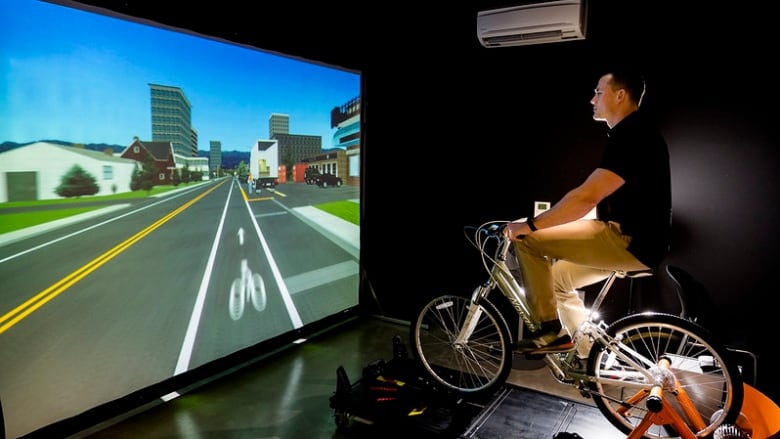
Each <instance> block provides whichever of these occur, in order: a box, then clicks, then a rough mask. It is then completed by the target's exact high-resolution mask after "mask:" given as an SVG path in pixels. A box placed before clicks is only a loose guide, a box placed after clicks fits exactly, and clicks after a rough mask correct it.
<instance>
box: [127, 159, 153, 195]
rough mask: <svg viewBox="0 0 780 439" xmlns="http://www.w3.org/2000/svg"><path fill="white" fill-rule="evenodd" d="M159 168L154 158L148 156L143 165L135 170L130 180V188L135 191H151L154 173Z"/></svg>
mask: <svg viewBox="0 0 780 439" xmlns="http://www.w3.org/2000/svg"><path fill="white" fill-rule="evenodd" d="M155 172H157V169H156V168H155V167H154V158H153V157H152V156H148V157H147V158H146V160H145V161H144V164H143V166H142V167H141V168H140V169H138V168H136V170H135V171H133V177H132V179H131V180H130V189H131V190H133V191H138V190H145V191H147V192H148V191H151V190H152V188H153V187H154V174H155Z"/></svg>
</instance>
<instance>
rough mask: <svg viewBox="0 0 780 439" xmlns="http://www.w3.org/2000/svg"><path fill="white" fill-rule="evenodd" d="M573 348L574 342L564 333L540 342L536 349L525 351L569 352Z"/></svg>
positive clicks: (542, 352)
mask: <svg viewBox="0 0 780 439" xmlns="http://www.w3.org/2000/svg"><path fill="white" fill-rule="evenodd" d="M572 350H574V342H573V341H572V339H571V337H570V336H569V335H568V334H566V335H562V336H560V337H558V338H556V339H554V340H552V341H550V342H548V343H546V344H542V345H541V346H539V347H538V348H537V349H534V350H531V351H527V352H526V353H528V354H532V355H533V354H553V353H558V352H571V351H572Z"/></svg>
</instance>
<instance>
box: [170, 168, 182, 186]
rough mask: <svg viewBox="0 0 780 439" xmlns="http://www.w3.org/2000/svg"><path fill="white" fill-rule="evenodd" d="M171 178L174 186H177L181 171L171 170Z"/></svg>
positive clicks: (179, 181)
mask: <svg viewBox="0 0 780 439" xmlns="http://www.w3.org/2000/svg"><path fill="white" fill-rule="evenodd" d="M171 180H172V181H173V185H174V186H178V185H180V184H181V173H180V172H179V170H178V169H174V170H173V175H172V176H171Z"/></svg>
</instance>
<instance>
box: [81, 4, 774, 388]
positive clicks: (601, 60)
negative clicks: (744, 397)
mask: <svg viewBox="0 0 780 439" xmlns="http://www.w3.org/2000/svg"><path fill="white" fill-rule="evenodd" d="M95 3H100V4H101V5H102V6H105V7H110V8H112V9H114V10H116V11H118V12H121V13H125V14H130V15H135V16H141V17H145V18H149V19H152V20H155V21H158V22H161V23H165V24H168V25H171V26H176V27H183V28H187V29H192V30H195V31H196V32H201V33H206V34H209V35H214V36H217V37H221V38H226V39H230V40H233V41H236V42H240V43H243V44H249V45H254V46H257V47H259V48H263V49H269V50H275V51H279V52H282V53H286V54H290V55H295V56H300V57H304V58H307V59H311V60H317V61H322V62H326V63H332V64H336V65H341V66H344V67H348V68H355V69H360V70H361V71H362V72H363V73H364V80H365V88H364V98H363V108H364V115H363V124H364V139H363V142H364V146H365V149H364V153H363V156H364V161H365V169H364V172H363V174H362V179H363V182H364V194H365V198H364V212H363V213H364V215H363V219H362V225H363V227H362V229H363V233H364V235H363V241H362V248H363V258H362V259H363V264H364V274H365V279H366V287H367V288H366V289H365V291H364V292H365V293H366V294H365V300H364V304H365V305H366V309H367V310H368V311H369V312H375V313H381V314H385V315H387V316H390V317H394V318H399V319H403V320H408V319H410V318H411V315H412V312H413V309H414V307H415V306H416V305H417V304H418V303H419V302H421V301H422V300H424V299H426V298H429V297H432V296H433V295H437V294H440V293H443V292H454V293H462V294H468V293H469V292H470V291H471V290H472V289H473V288H474V287H475V286H476V285H477V283H478V282H481V281H482V280H484V278H485V276H486V274H485V273H484V272H482V271H481V269H480V267H479V266H478V265H477V262H478V259H477V257H476V256H477V255H476V251H475V250H474V249H472V248H470V247H468V246H467V244H466V241H465V239H464V238H463V234H462V226H463V225H465V224H476V223H479V222H482V221H487V220H494V219H513V218H516V217H520V216H525V215H526V214H528V213H529V212H530V209H531V203H532V202H533V201H534V200H549V201H556V200H557V199H558V198H560V197H561V196H562V195H563V194H564V193H565V192H566V191H567V190H568V189H570V188H572V187H573V186H575V185H577V184H579V183H580V182H581V181H582V180H583V179H584V178H585V177H586V176H587V175H588V174H589V173H590V171H591V170H592V168H593V167H594V166H595V165H596V163H597V162H598V156H599V153H600V151H601V150H600V148H601V143H602V141H603V139H604V135H605V129H606V126H605V125H603V124H601V123H596V122H594V121H592V119H591V107H590V105H589V100H590V98H591V96H592V90H593V88H594V87H595V85H596V82H597V80H598V77H599V75H600V73H601V70H600V69H601V66H603V65H605V64H606V63H608V62H610V61H616V60H617V61H624V60H629V61H632V62H636V63H638V64H640V65H642V66H643V67H644V68H645V71H646V74H647V79H648V94H647V96H646V101H645V103H644V105H645V106H646V107H647V110H649V111H650V112H651V113H652V114H653V115H654V117H656V118H657V120H658V123H659V125H660V127H661V129H662V131H663V133H664V134H665V136H666V138H667V141H668V143H669V148H670V154H671V162H672V163H671V165H672V179H673V209H674V242H673V248H672V252H671V254H670V255H669V258H668V260H667V262H669V263H675V264H678V265H680V266H682V267H684V268H686V269H688V270H689V271H690V272H691V273H692V274H693V275H694V276H695V277H697V278H698V279H699V280H700V281H701V282H702V283H703V284H704V285H705V286H706V287H707V288H708V289H709V291H710V293H711V298H712V302H713V304H714V309H715V311H714V315H715V322H717V323H715V324H713V325H711V327H710V328H709V329H711V330H712V331H713V332H715V333H716V334H718V335H719V336H721V337H722V338H723V339H724V340H726V341H727V342H729V343H731V344H734V345H736V346H739V347H740V348H743V349H747V350H750V351H752V352H754V353H757V354H758V355H759V358H760V361H759V385H758V387H759V389H760V390H762V391H763V392H764V393H766V394H768V395H769V396H770V397H772V398H773V399H774V400H775V401H780V394H779V393H778V390H777V389H780V385H778V383H777V381H776V380H777V379H776V378H772V377H770V376H769V374H770V373H771V371H772V369H773V365H774V358H775V357H776V355H775V354H774V349H771V348H766V347H764V346H768V345H761V344H760V341H762V340H765V339H766V338H767V336H770V337H771V335H773V334H774V333H775V332H776V330H775V326H776V325H774V324H773V321H774V319H775V318H776V317H775V311H774V309H772V307H771V306H770V303H772V302H774V299H775V298H774V297H773V296H774V295H775V294H776V289H775V287H774V284H773V282H770V279H771V275H772V265H771V261H773V260H775V259H777V246H776V236H777V233H776V232H775V228H774V226H775V224H777V223H778V216H779V215H778V208H777V200H778V181H777V176H776V175H777V173H776V169H777V165H778V154H777V152H776V147H777V136H776V135H775V132H776V130H775V129H773V128H774V124H775V123H776V116H777V111H776V110H775V109H774V107H773V105H775V102H776V99H777V97H778V93H777V84H776V77H777V71H776V70H775V68H774V64H775V63H774V62H773V58H775V52H776V48H775V41H776V38H775V37H774V35H773V33H772V32H773V26H772V23H771V22H770V20H771V17H773V16H774V15H773V14H772V13H771V12H770V10H769V6H768V4H767V6H764V4H763V3H757V2H755V3H756V4H755V5H754V4H752V3H754V2H743V3H722V4H721V3H717V2H704V1H697V2H686V6H685V9H684V10H683V9H682V8H681V6H679V2H675V1H652V0H641V1H639V0H638V1H631V2H625V1H617V0H609V1H591V2H590V4H589V18H588V37H587V39H586V40H585V41H577V42H566V43H556V44H544V45H538V46H525V47H512V48H495V49H485V48H482V47H481V46H480V45H479V43H478V41H477V38H476V13H477V10H479V9H486V8H489V7H497V6H502V5H499V4H497V2H492V4H489V3H488V2H481V3H479V4H478V5H477V6H475V5H473V4H472V5H469V4H465V5H463V6H458V5H455V4H449V5H448V6H446V8H434V7H430V6H427V7H424V6H421V5H420V3H419V2H417V3H411V2H400V3H398V2H395V3H392V4H388V5H381V4H375V3H373V2H368V3H371V4H370V5H368V4H367V5H364V6H360V7H357V8H356V7H354V6H350V7H347V6H346V5H345V6H337V5H323V4H318V5H316V6H308V5H307V6H306V9H307V13H306V14H305V15H302V14H301V13H300V12H301V7H300V6H296V5H292V4H289V3H288V4H285V5H279V4H275V5H264V6H263V8H265V9H263V10H262V11H259V12H256V11H253V10H251V9H256V8H255V7H254V6H250V5H252V4H253V3H252V2H245V4H244V2H234V1H227V2H220V3H219V5H218V6H219V7H215V6H216V5H209V6H208V7H203V6H201V7H200V8H201V9H195V8H197V6H195V5H189V6H188V8H187V9H186V10H182V9H177V10H171V11H165V10H160V9H159V7H156V8H152V7H150V6H146V5H144V2H134V1H127V0H123V1H115V2H112V1H101V2H97V1H95ZM467 3H468V2H467ZM503 3H504V5H506V4H507V3H508V2H503ZM518 3H520V2H518ZM510 4H511V3H510ZM269 8H270V9H269ZM312 8H314V9H312ZM621 288H622V287H621ZM618 291H620V289H618ZM369 292H370V293H373V294H368V293H369ZM623 293H625V291H623ZM374 298H375V299H376V300H375V299H374ZM636 300H637V302H636V303H637V304H638V306H653V307H656V308H660V309H664V310H667V311H670V312H678V311H679V305H678V303H677V299H676V296H675V295H674V293H673V290H672V287H671V283H670V282H669V281H668V279H667V278H666V277H665V275H664V274H663V273H659V275H658V276H656V277H655V278H654V279H653V280H652V281H649V282H646V283H644V284H643V288H642V293H641V296H640V297H638V298H636ZM610 304H611V306H613V308H614V309H613V311H614V312H615V313H616V314H620V313H622V312H624V310H627V303H626V301H625V299H624V298H623V300H620V298H615V299H614V300H613V301H612V302H610V303H608V305H610Z"/></svg>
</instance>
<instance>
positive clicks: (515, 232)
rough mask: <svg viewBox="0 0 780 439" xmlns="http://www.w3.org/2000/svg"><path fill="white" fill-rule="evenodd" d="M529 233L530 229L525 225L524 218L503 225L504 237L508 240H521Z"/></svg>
mask: <svg viewBox="0 0 780 439" xmlns="http://www.w3.org/2000/svg"><path fill="white" fill-rule="evenodd" d="M529 233H531V229H530V228H529V227H528V224H526V222H525V218H521V219H519V220H514V221H511V222H508V223H506V225H504V236H506V237H507V238H509V239H521V238H522V237H523V236H525V235H527V234H529Z"/></svg>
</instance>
